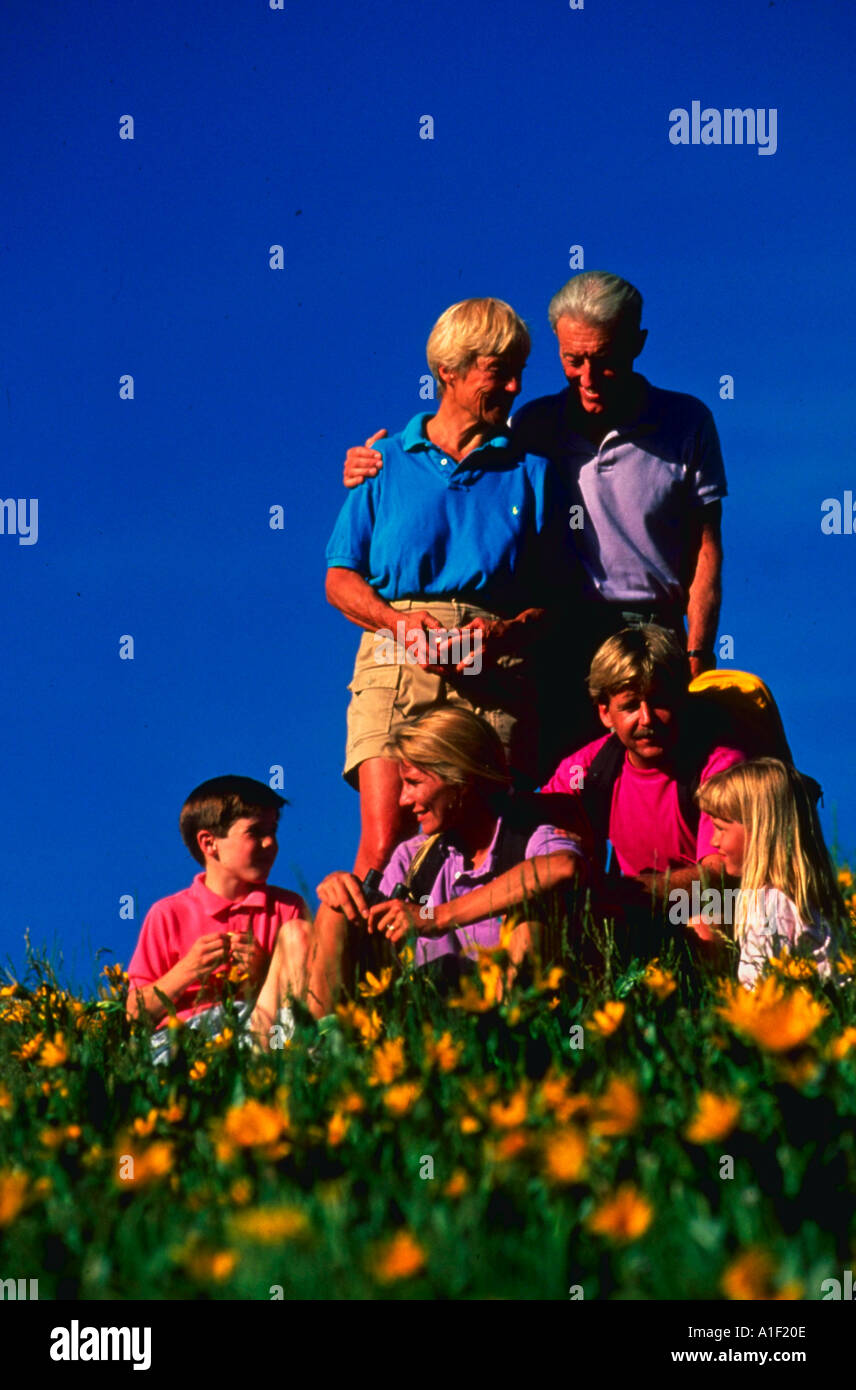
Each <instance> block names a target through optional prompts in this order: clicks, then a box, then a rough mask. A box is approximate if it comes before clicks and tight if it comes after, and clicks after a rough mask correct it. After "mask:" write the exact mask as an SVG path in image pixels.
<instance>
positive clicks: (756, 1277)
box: [721, 1246, 802, 1303]
mask: <svg viewBox="0 0 856 1390" xmlns="http://www.w3.org/2000/svg"><path fill="white" fill-rule="evenodd" d="M774 1273H775V1264H774V1262H773V1258H772V1256H771V1255H770V1254H768V1252H767V1251H766V1250H760V1249H758V1247H757V1246H751V1247H750V1248H749V1249H748V1250H744V1251H743V1253H742V1254H740V1255H738V1256H737V1257H736V1259H734V1260H732V1261H731V1264H730V1265H729V1266H728V1268H727V1269H726V1270H725V1273H724V1274H723V1276H722V1283H721V1288H722V1291H723V1293H724V1294H726V1296H727V1297H728V1298H732V1299H736V1300H740V1301H746V1300H750V1299H751V1300H755V1299H764V1300H771V1301H773V1302H777V1303H780V1302H783V1301H789V1300H792V1299H798V1298H799V1297H800V1296H801V1294H802V1289H801V1287H800V1285H799V1284H798V1283H797V1282H796V1281H791V1282H790V1283H787V1284H783V1285H782V1286H781V1287H780V1288H779V1289H778V1290H776V1289H775V1287H774V1284H773V1275H774Z"/></svg>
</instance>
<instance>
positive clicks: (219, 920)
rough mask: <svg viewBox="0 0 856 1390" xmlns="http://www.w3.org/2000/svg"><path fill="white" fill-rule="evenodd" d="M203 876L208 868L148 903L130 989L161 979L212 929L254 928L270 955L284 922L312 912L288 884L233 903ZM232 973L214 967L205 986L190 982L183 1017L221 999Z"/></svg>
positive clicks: (181, 1004) (181, 1000)
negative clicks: (214, 890)
mask: <svg viewBox="0 0 856 1390" xmlns="http://www.w3.org/2000/svg"><path fill="white" fill-rule="evenodd" d="M204 878H205V874H204V873H200V874H197V875H196V877H195V878H194V880H193V882H192V883H191V885H190V887H189V888H183V889H182V890H181V892H180V893H173V894H172V896H171V897H169V898H161V899H160V901H159V902H156V903H154V904H153V905H152V907H150V908H149V911H148V912H147V913H146V917H145V920H144V922H143V925H142V928H141V930H140V939H139V941H138V942H137V948H136V950H135V951H134V954H133V956H132V957H131V963H130V965H129V966H128V977H129V980H130V986H131V989H135V988H140V987H141V986H143V985H151V984H154V982H155V980H159V979H161V978H162V976H164V975H165V974H166V972H167V971H168V970H171V969H172V967H173V966H174V965H176V964H177V963H178V961H180V960H181V958H182V957H183V956H186V955H187V952H188V951H189V950H190V948H191V946H192V945H193V943H194V941H196V940H197V939H198V938H199V937H200V936H206V935H207V934H208V933H209V932H215V931H221V932H223V931H231V932H245V931H246V930H247V928H248V927H249V928H250V930H251V931H252V933H253V936H254V937H255V939H256V941H257V942H258V943H259V945H260V946H261V948H262V950H263V951H265V952H266V953H267V955H268V956H270V955H271V954H272V953H273V948H274V943H275V942H276V938H277V934H278V932H279V929H280V927H281V926H282V924H283V922H288V921H291V920H292V919H293V918H295V917H303V918H308V916H309V914H308V912H307V909H306V904H305V903H304V901H303V899H302V898H301V897H300V896H299V895H298V894H297V893H290V892H289V890H288V889H287V888H274V887H273V886H272V885H271V884H265V885H264V886H263V887H261V888H254V889H253V891H252V892H251V893H248V894H247V896H246V897H245V898H239V899H237V900H236V901H234V902H232V901H230V900H229V899H228V898H221V897H220V896H219V894H217V893H212V891H211V889H210V888H206V886H205V884H204V882H203V879H204ZM227 974H228V968H227V967H222V968H220V969H218V970H216V971H214V972H213V974H211V975H209V977H208V979H207V980H206V982H205V986H204V990H203V987H202V985H200V984H193V985H188V987H187V989H186V990H184V992H183V993H182V994H180V995H179V996H178V998H177V999H176V1000H175V1008H176V1012H177V1014H178V1017H179V1018H182V1019H188V1018H192V1016H193V1015H194V1014H197V1013H201V1011H202V1010H203V1009H208V1008H210V1007H211V1005H212V1004H214V1003H217V1002H218V1000H219V999H220V997H221V995H222V993H223V984H224V981H225V979H226V976H227Z"/></svg>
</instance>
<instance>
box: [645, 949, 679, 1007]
mask: <svg viewBox="0 0 856 1390" xmlns="http://www.w3.org/2000/svg"><path fill="white" fill-rule="evenodd" d="M642 983H643V985H646V986H647V988H648V989H650V991H651V993H652V994H653V995H654V996H655V998H657V999H659V1000H660V1001H662V1000H663V999H668V997H669V995H670V994H672V993H673V991H674V990H676V989H677V987H678V986H677V982H676V980H675V977H674V975H673V974H672V972H671V970H663V968H662V967H661V966H660V964H659V961H658V958H655V959H654V960H651V961H649V962H648V964H647V965H646V967H645V974H644V975H643V976H642Z"/></svg>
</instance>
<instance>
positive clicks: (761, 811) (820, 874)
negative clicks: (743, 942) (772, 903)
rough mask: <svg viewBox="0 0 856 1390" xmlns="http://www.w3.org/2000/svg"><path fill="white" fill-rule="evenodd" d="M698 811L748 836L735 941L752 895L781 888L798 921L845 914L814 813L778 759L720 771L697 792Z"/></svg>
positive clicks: (801, 784)
mask: <svg viewBox="0 0 856 1390" xmlns="http://www.w3.org/2000/svg"><path fill="white" fill-rule="evenodd" d="M695 799H696V801H697V802H698V805H699V808H700V809H701V810H702V811H704V812H705V813H706V814H707V815H709V816H716V817H717V819H719V820H726V821H736V822H737V823H738V824H739V825H742V826H743V828H744V830H745V832H746V840H745V846H744V851H743V872H742V876H741V882H740V894H739V895H738V910H737V919H738V920H737V922H736V924H735V926H736V931H735V935H736V937H737V940H738V941H740V939H741V937H742V935H743V932H744V930H745V926H746V916H747V912H748V905H749V903H750V901H751V898H752V895H753V894H757V892H758V890H760V889H763V888H778V889H780V891H781V892H782V893H785V894H786V895H787V896H788V897H789V898H790V899H791V900H792V901H793V903H794V904H795V905H796V909H797V912H798V913H799V915H800V918H801V919H802V921H803V922H809V921H810V920H811V917H812V915H813V913H815V912H817V913H819V914H820V916H821V917H824V918H825V919H826V920H827V921H829V922H833V923H834V922H836V921H838V920H840V919H841V918H842V917H845V916H846V909H845V907H844V901H843V899H842V896H841V890H840V889H839V886H838V878H837V875H836V872H835V869H834V867H833V865H832V861H831V859H830V857H829V851H828V850H827V848H826V844H825V842H824V838H823V831H822V830H821V828H820V821H819V819H818V815H817V810H816V809H815V805H814V802H813V800H812V798H811V796H810V795H809V793H808V790H807V788H806V784H805V781H804V780H803V777H802V775H801V774H800V773H799V772H797V770H796V768H794V767H791V765H790V764H789V763H783V762H781V761H780V759H778V758H754V759H753V760H752V761H751V762H746V763H737V764H736V765H735V766H734V767H729V768H726V770H725V771H724V772H717V773H716V774H715V775H714V776H713V777H711V778H709V779H708V781H706V782H703V783H702V785H701V786H700V787H699V789H698V791H697V792H696V794H695Z"/></svg>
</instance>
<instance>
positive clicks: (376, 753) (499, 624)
mask: <svg viewBox="0 0 856 1390" xmlns="http://www.w3.org/2000/svg"><path fill="white" fill-rule="evenodd" d="M528 354H529V333H528V331H527V329H526V325H525V324H524V323H523V322H522V320H521V319H519V318H518V316H517V314H516V313H515V312H514V310H513V309H512V308H511V307H510V305H508V304H506V303H504V302H503V301H502V300H499V299H468V300H463V301H462V302H461V303H459V304H453V305H452V306H451V308H449V309H447V310H446V311H445V313H444V314H442V315H441V317H440V318H439V319H438V321H437V323H436V324H435V325H434V328H433V330H432V332H431V335H430V337H429V339H428V347H427V357H428V363H429V366H430V367H431V371H432V373H433V375H434V377H435V379H436V382H437V390H438V394H439V405H438V407H437V411H436V413H435V414H433V415H430V414H423V415H417V416H415V417H414V418H413V419H412V420H411V421H410V423H409V424H408V425H407V427H406V428H405V429H404V430H403V431H402V432H401V433H400V434H397V435H393V436H392V437H391V438H389V439H385V440H383V442H382V444H380V445H379V448H380V450H381V452H382V453H383V458H384V467H383V469H382V471H381V472H380V473H379V474H378V475H377V476H376V477H373V478H370V479H368V480H367V482H366V483H365V485H364V486H363V487H361V488H357V489H355V490H354V491H352V492H351V493H349V495H348V497H347V498H346V500H345V503H344V505H343V507H342V509H341V512H340V514H339V518H338V520H337V522H336V525H335V528H334V530H333V534H332V537H331V539H330V543H329V545H328V547H327V565H328V571H327V586H326V592H327V598H328V600H329V601H330V603H332V604H333V605H334V606H335V607H337V608H339V609H340V610H341V612H342V613H344V614H345V616H346V617H347V618H348V619H349V620H350V621H351V622H353V623H355V624H356V625H357V626H358V627H361V628H363V629H364V633H363V637H362V640H361V642H360V647H359V651H358V654H357V660H356V664H355V667H354V673H353V679H352V681H351V684H350V687H349V689H350V691H351V701H350V706H349V710H348V739H347V749H346V757H345V768H344V776H345V778H346V780H348V782H349V783H350V784H351V785H352V786H354V787H358V788H359V793H360V810H361V817H362V832H361V839H360V845H359V849H358V852H357V856H356V862H355V864H354V872H355V873H356V874H357V875H359V876H361V877H362V876H363V875H364V874H365V873H366V871H367V870H368V869H372V868H374V869H379V868H381V867H382V865H384V864H385V863H386V861H387V859H388V858H389V855H390V853H391V852H392V850H393V848H394V847H395V845H396V844H398V843H399V841H400V840H401V839H402V838H403V837H404V835H405V834H407V833H408V831H409V830H411V829H412V818H410V817H409V814H408V812H409V804H408V803H407V802H404V801H402V799H401V795H400V793H401V783H400V778H399V769H398V765H397V763H396V761H395V760H390V759H388V758H385V757H384V756H383V750H384V746H385V745H386V743H387V741H388V740H389V738H390V737H391V736H392V735H394V733H395V731H396V730H397V729H398V728H399V727H400V726H401V725H402V724H404V723H405V722H406V721H407V720H409V719H413V718H416V717H418V716H419V715H421V714H424V713H426V712H428V711H429V710H437V709H440V708H443V707H444V706H455V707H460V708H463V709H468V710H471V711H473V712H475V713H476V714H478V715H480V716H481V717H482V718H484V719H485V720H487V722H488V723H489V724H490V725H491V726H492V727H493V728H494V729H495V730H496V732H497V734H498V735H499V737H500V739H501V741H502V743H503V744H504V746H505V747H506V749H507V750H508V754H509V761H510V766H511V769H512V772H513V773H514V774H517V775H519V777H520V779H521V780H526V779H528V780H529V782H530V785H531V786H533V787H534V786H535V785H536V781H537V777H536V766H537V748H536V744H537V727H536V726H537V718H536V715H535V709H536V697H535V691H534V687H533V683H532V681H531V678H530V677H529V674H528V664H527V663H528V657H529V653H530V651H531V648H532V643H533V640H535V639H537V638H538V635H539V633H540V634H541V637H542V638H543V633H544V620H545V606H546V605H547V604H548V602H549V603H551V604H556V603H557V602H566V601H567V598H568V592H569V582H568V581H569V580H570V577H571V574H572V572H573V571H572V568H571V567H572V564H573V561H572V560H571V555H570V548H569V546H568V543H567V538H566V534H565V533H566V530H567V527H566V526H565V524H564V518H563V516H562V513H561V508H560V507H557V506H555V505H553V499H552V496H548V493H549V491H550V488H551V482H550V479H551V472H550V465H549V464H548V463H547V460H546V459H543V458H540V457H536V456H534V455H527V454H525V453H521V452H520V451H519V450H517V451H515V450H514V448H513V447H512V446H511V445H510V444H509V439H508V415H509V412H510V410H511V406H512V404H513V402H514V400H515V397H516V396H517V395H518V393H519V391H520V387H521V379H522V375H523V368H524V366H525V363H526V359H527V356H528ZM546 532H549V533H550V534H549V536H547V535H545V533H546ZM566 566H567V573H565V567H566Z"/></svg>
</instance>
